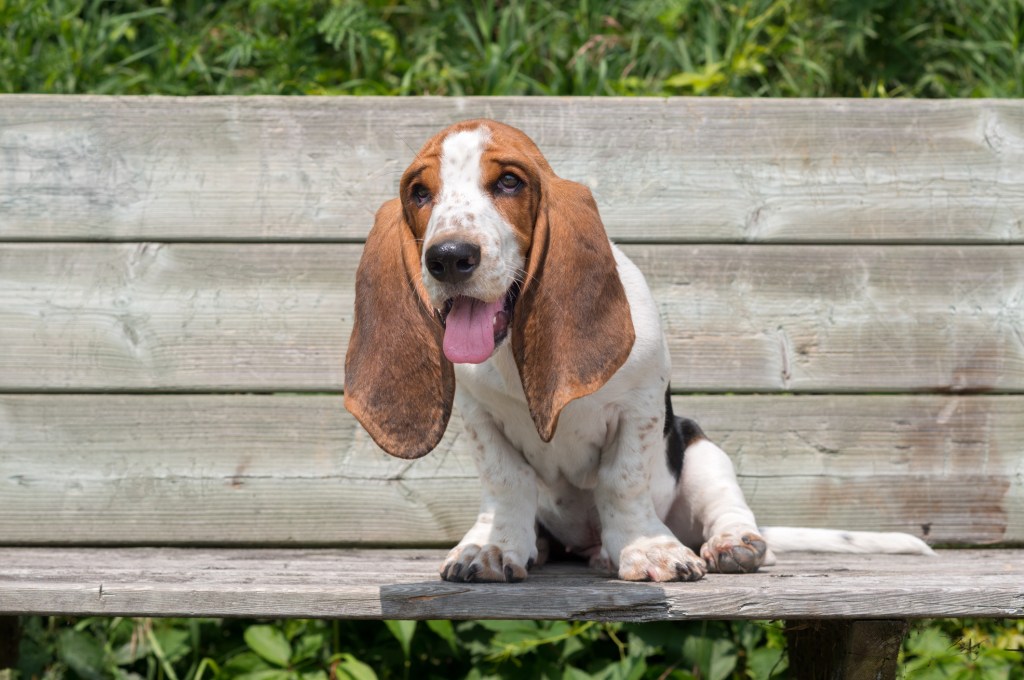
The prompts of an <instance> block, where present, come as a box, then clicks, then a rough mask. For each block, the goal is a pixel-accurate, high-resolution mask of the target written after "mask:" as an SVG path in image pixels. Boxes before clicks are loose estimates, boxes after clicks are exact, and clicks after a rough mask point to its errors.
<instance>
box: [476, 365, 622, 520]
mask: <svg viewBox="0 0 1024 680" xmlns="http://www.w3.org/2000/svg"><path fill="white" fill-rule="evenodd" d="M456 375H457V377H458V381H459V389H460V391H462V390H466V392H468V393H469V394H470V395H471V400H463V399H460V400H458V401H459V402H460V403H459V407H460V410H463V411H464V410H466V409H478V410H482V411H484V412H485V415H486V417H488V418H489V419H490V420H491V421H492V422H494V423H495V425H497V428H498V430H499V431H500V432H501V433H502V434H503V435H504V437H505V439H506V441H507V442H508V443H509V444H510V445H511V446H512V448H514V449H516V450H517V451H519V452H520V453H522V455H523V458H524V459H525V460H526V462H527V463H528V464H529V465H530V467H532V468H533V469H534V471H535V472H536V474H537V477H538V481H540V482H541V483H542V486H543V487H546V489H545V488H542V489H541V491H542V495H543V492H544V491H548V492H551V493H555V494H563V495H564V494H565V493H567V492H570V491H571V489H573V488H575V489H578V490H590V489H593V488H594V486H595V484H596V483H597V473H598V469H599V467H600V464H601V452H602V451H603V450H604V449H605V448H606V447H607V446H608V445H609V443H610V442H611V441H612V439H614V436H615V433H616V432H615V431H616V427H617V410H616V409H615V408H614V407H611V406H608V405H604V404H602V400H600V399H599V398H597V395H591V396H589V397H584V398H581V399H577V400H575V401H573V402H571V403H570V404H569V405H567V406H566V407H565V409H563V411H562V414H561V416H560V417H559V421H558V428H557V430H556V432H555V436H554V438H553V439H552V440H551V441H550V442H544V441H543V440H541V438H540V436H539V435H538V434H537V429H536V426H535V425H534V422H533V419H532V418H531V417H530V411H529V408H528V407H527V405H526V397H525V395H524V394H523V388H522V384H521V383H520V380H519V374H518V372H517V370H516V368H515V363H514V362H513V361H512V359H511V353H510V352H509V351H508V349H507V348H505V347H502V348H500V349H499V351H498V352H497V353H496V354H495V356H494V357H492V359H491V360H490V361H488V362H487V363H485V364H481V365H479V366H472V367H462V366H459V367H457V373H456ZM467 401H469V402H470V403H466V402H467ZM542 502H543V499H542Z"/></svg>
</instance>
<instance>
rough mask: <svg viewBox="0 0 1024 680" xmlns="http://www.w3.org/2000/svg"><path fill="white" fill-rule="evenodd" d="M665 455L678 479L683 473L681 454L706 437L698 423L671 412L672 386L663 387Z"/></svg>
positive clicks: (669, 467)
mask: <svg viewBox="0 0 1024 680" xmlns="http://www.w3.org/2000/svg"><path fill="white" fill-rule="evenodd" d="M664 432H665V456H666V459H667V461H668V469H669V470H671V471H672V476H673V477H675V478H676V481H677V482H678V481H679V476H680V475H682V474H683V454H684V453H685V451H686V448H687V447H688V446H689V445H690V444H692V443H693V442H695V441H697V440H698V439H706V437H705V436H704V431H703V430H701V429H700V425H698V424H697V423H696V422H694V421H692V420H690V419H689V418H679V417H678V416H676V415H675V413H673V412H672V387H671V386H669V387H667V388H665V429H664Z"/></svg>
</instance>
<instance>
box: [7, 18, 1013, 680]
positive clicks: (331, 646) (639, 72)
mask: <svg viewBox="0 0 1024 680" xmlns="http://www.w3.org/2000/svg"><path fill="white" fill-rule="evenodd" d="M0 31H2V38H0V91H2V92H8V93H51V94H62V93H83V94H84V93H90V94H166V95H208V94H220V95H235V94H289V95H301V94H306V95H339V94H349V95H359V94H374V95H420V94H431V95H521V94H525V95H648V96H668V95H718V96H736V97H747V96H772V97H825V96H830V97H831V96H838V97H1020V96H1021V95H1024V0H834V1H832V2H829V1H827V0H737V1H736V2H713V1H712V0H637V1H636V2H610V1H608V0H575V1H573V2H556V1H553V0H506V1H505V2H482V1H467V2H441V1H440V0H404V1H403V0H386V1H384V0H334V1H324V0H226V1H224V2H201V1H200V0H180V1H178V0H163V1H161V2H141V1H137V0H120V1H115V0H0ZM24 623H25V636H24V640H23V641H22V645H21V651H22V654H21V662H20V664H19V667H18V668H17V669H12V670H6V671H0V680H13V679H15V678H21V679H22V680H28V679H29V678H45V679H47V680H59V679H60V678H64V677H69V678H83V679H84V680H105V679H108V678H117V679H123V680H139V679H141V678H145V679H146V680H203V679H204V678H213V679H217V680H223V679H227V678H232V679H234V678H242V679H244V680H335V679H345V678H356V679H358V680H363V679H366V678H374V677H380V678H425V677H434V678H464V677H465V678H488V677H514V678H566V679H576V678H601V679H612V678H659V679H661V678H665V679H668V678H672V679H676V680H687V679H692V678H701V679H703V680H707V679H711V680H724V679H726V678H770V677H787V661H786V655H785V652H784V636H783V632H782V628H781V624H775V623H767V622H703V623H681V624H644V625H640V624H619V623H605V624H598V623H579V622H577V623H571V622H558V621H555V622H531V621H518V622H517V621H505V622H500V621H476V622H462V623H458V622H456V623H452V622H445V621H433V622H420V623H414V622H396V621H389V622H352V621H344V622H339V621H333V622H325V621H276V622H253V621H237V620H188V619H163V620H149V619H120V618H111V619H102V618H101V619H98V618H86V619H79V620H69V619H59V618H53V617H47V618H44V617H31V618H26V619H25V620H24ZM1021 649H1024V622H1022V621H953V620H948V621H932V622H919V623H916V624H915V625H914V630H913V632H912V634H911V635H910V636H909V637H908V639H907V641H906V643H905V645H904V649H903V663H902V666H901V667H902V671H901V672H902V673H903V675H904V676H905V677H908V678H920V679H930V678H985V679H986V680H987V679H988V678H1008V679H1014V678H1017V679H1020V678H1024V653H1022V652H1021V651H1020V650H1021ZM1015 650H1016V651H1015Z"/></svg>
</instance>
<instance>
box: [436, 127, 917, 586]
mask: <svg viewBox="0 0 1024 680" xmlns="http://www.w3.org/2000/svg"><path fill="white" fill-rule="evenodd" d="M487 140H488V134H487V131H486V129H485V128H478V129H475V130H471V131H463V132H459V133H456V134H453V135H451V136H450V137H449V138H448V139H446V140H445V141H444V144H443V156H442V164H441V177H442V181H443V183H444V187H443V189H442V190H441V192H440V194H439V195H438V196H437V198H436V200H435V205H434V207H433V215H432V218H431V220H430V225H429V227H428V230H427V243H428V244H429V243H431V242H433V240H434V239H437V238H444V237H446V236H447V235H449V234H451V233H458V235H459V238H471V239H474V240H475V241H476V242H477V243H479V244H481V247H482V249H483V251H484V252H485V253H487V255H485V256H484V258H483V259H482V264H481V266H480V268H479V272H478V273H477V274H474V277H473V279H472V280H471V281H470V282H469V285H470V287H468V288H466V287H463V288H462V289H460V291H459V292H461V293H463V294H468V295H474V296H476V297H481V298H483V299H494V298H493V297H490V298H488V296H496V295H499V294H504V291H505V290H506V289H507V288H508V286H509V285H511V279H510V278H509V277H510V276H511V272H512V271H513V268H521V267H522V264H523V263H522V262H521V261H520V260H521V256H519V255H518V254H510V252H514V250H515V249H514V248H511V249H510V248H509V246H508V244H510V243H514V241H515V239H514V234H513V233H512V228H511V226H510V225H508V224H507V223H506V222H505V221H504V220H503V219H502V218H501V216H500V214H499V213H498V211H497V209H496V208H495V207H494V205H493V203H492V201H491V197H490V196H489V194H488V193H487V192H486V191H485V190H484V188H483V187H482V186H481V179H480V178H481V172H480V159H481V155H482V154H483V152H484V150H485V148H486V145H487ZM474 164H475V167H474ZM470 215H472V218H471V219H467V216H470ZM612 250H613V253H614V256H615V261H616V265H617V271H618V274H619V277H620V279H621V281H622V285H623V287H624V289H625V293H626V298H627V300H628V302H629V307H630V314H631V316H632V321H633V327H634V330H635V334H636V340H635V343H634V345H633V348H632V351H631V352H630V354H629V357H628V358H627V360H626V362H625V363H624V364H623V366H622V367H621V368H620V369H619V370H618V371H617V372H616V373H615V374H614V375H613V376H612V377H611V379H610V380H609V381H608V382H607V383H606V384H605V385H604V386H602V387H601V388H600V389H598V390H597V391H596V392H594V393H593V394H591V395H589V396H586V397H582V398H580V399H577V400H575V401H573V402H571V403H569V404H568V405H567V406H566V407H565V409H564V410H563V411H562V414H561V416H560V419H559V424H558V428H557V430H556V432H555V435H554V438H553V439H552V440H551V441H550V442H547V443H546V442H544V441H542V440H541V438H540V437H539V435H538V434H537V430H536V427H535V425H534V422H533V420H532V419H531V417H530V413H529V410H528V408H527V404H526V398H525V395H524V393H523V387H522V384H521V382H520V379H519V373H518V370H517V368H516V365H515V361H514V359H513V357H512V353H511V350H510V348H509V343H507V342H506V343H504V344H503V345H501V346H500V347H499V348H498V349H497V350H496V351H495V353H494V355H493V356H492V357H491V358H490V359H488V360H487V361H485V362H484V363H482V364H478V365H471V364H459V365H456V367H455V374H456V382H457V389H456V394H455V405H456V408H457V409H458V411H459V412H460V413H461V415H462V418H463V422H464V424H465V430H466V436H467V437H468V439H469V442H470V448H471V450H472V452H473V455H474V457H475V461H476V464H477V466H478V469H479V472H480V477H481V481H482V487H483V490H482V500H481V507H480V513H479V515H478V517H477V521H476V523H475V524H474V525H473V527H472V528H471V529H470V530H469V532H467V533H466V535H465V537H464V538H463V539H462V541H460V543H459V544H458V545H457V546H456V547H455V548H454V549H453V550H452V551H451V553H450V554H449V556H448V558H447V560H446V561H445V564H444V566H443V568H442V573H443V574H448V573H449V571H450V570H453V569H456V567H457V569H458V570H459V571H460V572H461V571H462V570H464V569H471V568H472V569H473V571H474V573H475V574H476V575H477V576H478V577H484V578H486V579H487V580H502V573H501V572H502V569H503V570H504V573H505V574H506V575H508V574H509V573H511V572H509V571H508V570H509V569H510V568H512V567H515V568H516V569H520V570H521V573H522V574H523V575H525V566H526V565H527V564H528V562H529V561H530V560H532V559H534V558H536V557H537V548H536V538H537V536H536V533H535V527H536V522H537V521H538V520H539V521H540V522H541V523H543V524H544V526H546V527H547V528H548V529H549V530H551V532H552V533H553V534H555V535H556V536H557V537H559V538H560V539H561V540H562V541H563V542H564V543H565V544H566V546H567V547H568V548H570V549H571V550H573V551H574V552H577V553H579V554H582V555H584V556H587V557H589V558H590V559H591V564H592V565H593V566H595V567H597V568H600V569H605V570H608V571H611V572H617V573H618V575H619V576H620V577H622V578H627V579H650V580H658V581H662V580H674V579H677V578H699V577H700V575H702V574H703V573H704V571H705V569H707V568H709V567H711V566H713V565H712V562H713V560H712V559H711V555H712V553H713V552H714V551H716V550H719V549H722V546H729V545H737V544H739V545H741V547H742V543H743V540H744V537H754V538H759V537H758V536H757V532H758V528H757V525H756V522H755V519H754V514H753V512H751V510H750V508H749V507H748V506H747V503H746V501H745V499H744V497H743V492H742V490H741V489H740V487H739V485H738V483H737V481H736V474H735V471H734V470H733V466H732V463H731V462H730V460H729V457H728V456H727V455H726V454H725V452H723V451H722V450H721V449H720V448H719V447H717V446H715V445H714V444H712V443H711V442H709V441H706V440H697V441H696V442H694V443H693V444H692V445H691V446H690V447H689V448H688V449H687V450H686V452H685V456H684V465H683V470H682V474H681V476H680V479H679V481H678V483H677V482H676V480H675V479H674V477H673V475H672V473H671V471H670V470H669V467H668V464H667V459H666V448H665V440H664V437H663V430H662V428H663V425H664V419H665V405H664V398H665V390H666V386H667V379H668V376H669V374H670V363H669V352H668V346H667V343H666V340H665V337H664V334H663V333H662V328H661V321H660V319H659V315H658V308H657V306H656V304H655V301H654V299H653V298H652V296H651V293H650V290H649V289H648V287H647V284H646V282H645V281H644V278H643V275H642V274H641V273H640V271H639V270H638V269H637V268H636V266H635V265H634V264H633V263H632V262H630V260H629V259H628V258H626V256H625V255H624V254H623V253H622V252H621V251H620V250H619V249H618V248H616V247H615V246H614V245H613V246H612ZM477 277H479V278H480V282H478V283H473V281H475V280H476V279H477ZM424 284H425V285H426V286H427V290H428V291H430V294H431V296H432V297H434V299H435V301H437V302H438V303H440V302H443V300H444V299H445V298H446V297H448V296H450V295H451V294H452V293H451V291H449V290H445V289H443V288H442V287H439V285H438V284H437V283H435V282H434V281H433V280H432V278H431V277H429V276H425V277H424ZM473 286H478V287H479V290H480V291H482V292H481V293H480V294H479V295H477V294H476V293H475V292H470V291H476V290H478V288H475V287H473ZM484 291H485V292H484ZM437 296H440V297H437ZM595 332H599V331H595ZM766 535H767V537H768V544H769V546H771V547H772V548H775V549H777V550H793V549H801V550H815V549H819V550H828V551H833V550H837V549H840V548H841V549H843V550H849V549H851V548H853V547H860V548H864V549H867V550H872V551H875V552H904V551H910V552H918V553H929V552H930V550H929V549H928V547H927V546H925V545H924V544H923V543H921V542H920V541H917V539H913V538H912V537H910V536H906V535H905V534H898V535H895V537H894V536H893V535H890V534H863V533H847V532H840V531H828V530H793V529H780V528H775V529H770V530H768V531H767V534H766ZM844 536H850V537H852V538H851V539H847V538H844ZM908 539H909V540H908ZM915 541H916V544H915V543H914V542H915ZM487 547H489V548H492V549H493V548H496V549H497V551H500V555H501V563H500V564H498V565H493V564H491V565H488V563H487V560H484V559H483V557H481V555H483V553H484V552H485V551H484V550H483V549H482V548H487ZM696 550H701V552H702V555H703V556H704V557H705V558H707V560H708V562H707V564H705V560H704V559H701V558H700V557H698V556H697V555H696V553H695V552H694V551H696ZM762 558H763V559H764V560H765V562H764V563H770V562H771V561H772V559H773V557H772V555H771V552H770V551H768V552H767V553H764V551H763V550H762V554H761V556H760V557H759V558H758V564H760V563H761V562H760V559H762ZM756 566H757V564H755V565H754V568H756ZM680 569H682V571H683V572H685V574H681V571H680ZM517 573H519V572H517ZM462 574H463V576H464V575H465V572H462ZM446 577H448V576H446Z"/></svg>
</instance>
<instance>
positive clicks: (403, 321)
mask: <svg viewBox="0 0 1024 680" xmlns="http://www.w3.org/2000/svg"><path fill="white" fill-rule="evenodd" d="M422 286H423V284H422V281H421V279H420V264H419V249H418V248H417V247H416V240H415V237H414V236H413V233H412V231H411V230H410V229H409V226H408V225H407V224H406V222H405V218H404V217H403V214H402V206H401V203H400V201H399V200H398V199H393V200H391V201H388V202H387V203H385V204H384V205H383V206H381V209H380V210H379V211H378V212H377V218H376V221H375V222H374V225H373V229H371V230H370V235H369V236H368V237H367V239H366V247H365V249H364V250H363V257H362V259H361V260H360V262H359V270H358V271H357V272H356V304H355V325H354V327H353V328H352V339H351V340H350V341H349V345H348V353H347V354H346V356H345V408H347V409H348V410H349V411H350V412H351V413H352V415H354V416H355V417H356V419H357V420H358V421H359V422H360V424H362V426H363V427H364V428H366V431H367V432H369V433H370V436H371V437H373V440H374V441H375V442H377V444H378V445H379V446H380V447H381V448H382V449H384V450H385V451H387V452H388V453H390V454H391V455H393V456H397V457H399V458H419V457H420V456H423V455H425V454H427V453H429V452H430V451H431V450H432V449H433V448H434V447H435V446H437V443H438V442H439V441H441V437H442V436H443V435H444V431H445V428H446V427H447V426H448V418H449V416H451V412H452V399H453V398H454V395H455V372H454V369H453V367H452V364H451V362H450V361H448V359H446V358H445V356H444V353H443V352H442V350H441V342H442V339H443V333H444V330H443V328H442V327H441V323H440V322H439V321H438V320H437V319H436V318H434V317H433V316H432V314H431V312H430V305H429V303H428V302H427V297H426V293H425V291H424V290H423V287H422Z"/></svg>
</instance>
